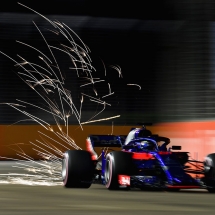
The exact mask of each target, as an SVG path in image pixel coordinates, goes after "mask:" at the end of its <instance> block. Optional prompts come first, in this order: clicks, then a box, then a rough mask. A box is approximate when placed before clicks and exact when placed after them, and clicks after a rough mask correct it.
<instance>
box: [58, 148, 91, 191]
mask: <svg viewBox="0 0 215 215" xmlns="http://www.w3.org/2000/svg"><path fill="white" fill-rule="evenodd" d="M93 173H94V165H93V161H92V160H91V154H90V153H89V152H88V151H85V150H68V151H66V152H65V153H64V158H63V161H62V179H63V184H64V186H65V187H66V188H89V187H90V186H91V184H92V179H93Z"/></svg>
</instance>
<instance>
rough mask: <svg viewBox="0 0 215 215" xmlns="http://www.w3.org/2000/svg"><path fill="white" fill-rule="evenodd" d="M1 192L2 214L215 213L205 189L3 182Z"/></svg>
mask: <svg viewBox="0 0 215 215" xmlns="http://www.w3.org/2000/svg"><path fill="white" fill-rule="evenodd" d="M11 166H12V164H11V162H1V161H0V171H1V173H8V172H11V171H13V172H15V171H14V169H12V167H11ZM16 171H19V170H16ZM0 193H1V195H0V214H1V215H10V214H16V215H18V214H19V215H25V214H28V215H40V214H44V215H48V214H52V215H63V214H66V215H68V214H74V215H76V214H78V215H82V214H86V215H95V214H110V215H112V214H123V215H127V214H129V215H131V214H135V215H138V214H141V215H143V214H147V215H148V214H151V215H154V214H159V215H161V214H167V215H168V214H174V215H179V214H180V215H181V214H186V215H190V214H195V215H200V214H201V215H202V214H207V215H208V214H213V215H214V214H215V194H210V193H208V192H207V191H206V190H181V191H179V192H165V191H141V190H137V189H136V190H135V189H134V190H130V191H109V190H107V189H106V188H105V187H104V186H103V185H97V184H93V185H92V186H91V187H90V188H89V189H66V188H64V187H63V186H62V185H55V186H54V185H52V186H45V185H33V186H32V185H25V184H18V183H17V184H10V183H9V184H4V183H0Z"/></svg>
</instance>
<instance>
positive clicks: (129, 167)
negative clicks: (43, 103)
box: [62, 124, 215, 193]
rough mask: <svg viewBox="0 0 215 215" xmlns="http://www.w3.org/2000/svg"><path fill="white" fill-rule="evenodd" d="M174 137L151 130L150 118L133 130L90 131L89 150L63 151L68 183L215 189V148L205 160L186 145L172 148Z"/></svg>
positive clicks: (79, 186)
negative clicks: (183, 148)
mask: <svg viewBox="0 0 215 215" xmlns="http://www.w3.org/2000/svg"><path fill="white" fill-rule="evenodd" d="M169 143H170V139H169V138H167V137H162V136H159V135H157V134H152V133H151V131H150V130H148V129H146V124H144V125H142V126H141V127H140V128H131V130H130V132H129V133H128V135H90V136H89V137H87V140H86V150H68V151H66V152H65V153H64V158H63V161H62V179H63V184H64V186H65V187H68V188H89V187H90V186H91V184H92V183H101V184H103V185H105V186H106V188H108V189H109V190H117V189H128V190H129V189H130V188H140V189H141V190H144V189H156V190H157V189H159V190H169V191H179V190H180V189H207V190H208V191H209V192H213V193H215V153H212V154H209V155H207V156H206V157H205V160H203V161H196V160H190V157H189V152H181V151H180V150H181V146H171V147H169V148H168V147H167V146H168V144H169ZM98 149H99V150H100V151H101V153H100V154H99V152H98Z"/></svg>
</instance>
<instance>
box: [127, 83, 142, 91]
mask: <svg viewBox="0 0 215 215" xmlns="http://www.w3.org/2000/svg"><path fill="white" fill-rule="evenodd" d="M127 85H128V86H129V85H130V86H132V85H133V86H137V87H139V90H141V86H140V85H138V84H127Z"/></svg>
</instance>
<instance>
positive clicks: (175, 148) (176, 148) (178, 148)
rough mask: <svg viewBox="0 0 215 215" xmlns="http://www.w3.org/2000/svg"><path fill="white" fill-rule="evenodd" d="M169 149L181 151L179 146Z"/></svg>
mask: <svg viewBox="0 0 215 215" xmlns="http://www.w3.org/2000/svg"><path fill="white" fill-rule="evenodd" d="M171 149H172V150H181V146H172V147H171Z"/></svg>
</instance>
